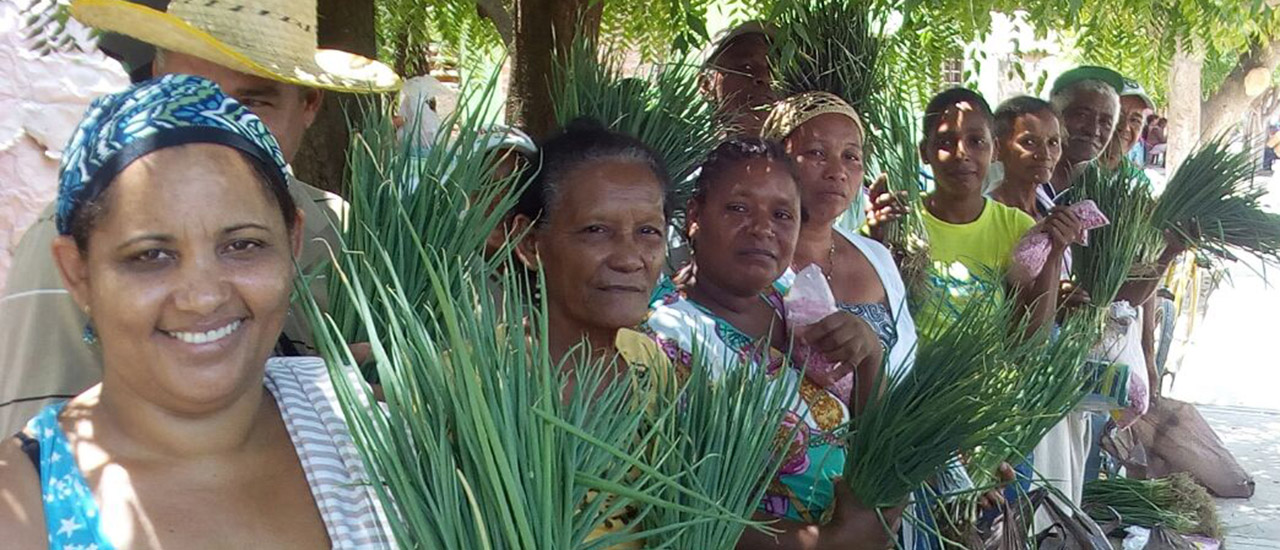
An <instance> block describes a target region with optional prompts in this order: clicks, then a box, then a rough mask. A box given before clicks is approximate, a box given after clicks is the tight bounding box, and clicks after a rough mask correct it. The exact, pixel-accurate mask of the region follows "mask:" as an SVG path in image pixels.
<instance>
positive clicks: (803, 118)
mask: <svg viewBox="0 0 1280 550" xmlns="http://www.w3.org/2000/svg"><path fill="white" fill-rule="evenodd" d="M830 113H835V114H838V115H843V116H845V117H848V118H849V120H852V121H853V125H854V126H856V127H857V128H858V133H859V134H862V135H863V136H864V139H865V136H866V134H867V132H866V130H865V129H864V128H863V127H862V117H860V116H858V111H856V110H854V108H853V107H851V106H849V104H848V103H847V102H845V100H843V99H840V97H839V96H837V95H835V94H831V93H827V92H805V93H802V94H796V95H793V96H790V97H787V98H786V99H783V100H781V101H779V102H777V103H775V104H774V106H773V109H772V110H771V111H769V118H766V119H765V121H764V126H763V127H762V128H761V129H760V136H761V137H763V138H764V139H769V140H773V141H782V140H785V139H787V136H789V135H791V132H794V131H796V128H799V127H800V126H802V125H803V124H804V123H806V122H809V121H810V120H813V119H815V118H817V117H819V116H821V115H825V114H830Z"/></svg>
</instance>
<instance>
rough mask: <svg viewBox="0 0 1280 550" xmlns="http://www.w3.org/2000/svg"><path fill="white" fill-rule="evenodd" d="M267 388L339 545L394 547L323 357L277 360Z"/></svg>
mask: <svg viewBox="0 0 1280 550" xmlns="http://www.w3.org/2000/svg"><path fill="white" fill-rule="evenodd" d="M266 386H267V389H268V390H269V391H271V393H272V394H273V395H275V398H276V403H277V404H278V406H279V408H280V416H281V418H282V419H283V420H284V422H285V426H286V427H287V428H288V430H289V436H290V437H291V438H292V439H293V444H294V448H295V449H296V450H297V453H298V459H299V461H300V462H301V463H302V468H303V470H304V471H305V472H306V475H307V482H308V483H309V484H310V485H311V494H312V496H313V497H314V498H315V501H316V506H317V507H318V508H319V509H320V515H321V517H322V518H323V519H324V523H325V528H326V529H328V531H329V538H330V540H331V541H332V542H333V547H334V548H335V549H341V550H375V549H377V550H380V549H390V548H392V547H393V545H392V542H391V540H390V538H391V537H390V535H389V532H390V531H389V530H388V529H386V528H385V527H386V525H385V515H384V514H383V513H382V510H381V507H380V505H379V503H378V502H377V497H376V495H375V494H374V493H373V491H372V489H371V487H370V485H369V480H368V476H367V474H366V473H365V469H364V464H363V462H362V461H361V459H360V455H359V451H358V450H357V449H356V447H355V444H354V442H353V441H352V439H351V433H350V431H349V430H348V429H347V425H346V422H345V420H344V419H343V416H342V410H341V408H340V407H339V405H338V401H337V397H336V395H335V393H334V389H333V384H332V382H331V381H330V379H329V372H328V370H327V368H326V367H325V364H324V361H323V360H321V359H319V358H315V357H287V358H273V359H271V360H269V361H268V362H267V376H266Z"/></svg>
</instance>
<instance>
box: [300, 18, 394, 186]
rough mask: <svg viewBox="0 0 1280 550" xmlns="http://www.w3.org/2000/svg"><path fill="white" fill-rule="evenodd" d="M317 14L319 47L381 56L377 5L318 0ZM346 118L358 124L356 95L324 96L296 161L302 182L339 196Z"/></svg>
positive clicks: (345, 168) (344, 149) (344, 153)
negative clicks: (375, 14)
mask: <svg viewBox="0 0 1280 550" xmlns="http://www.w3.org/2000/svg"><path fill="white" fill-rule="evenodd" d="M317 9H318V10H319V17H320V28H319V31H318V32H319V35H320V36H319V38H320V47H322V48H333V49H338V50H344V51H348V52H352V53H356V54H360V55H364V56H368V57H370V58H373V57H376V56H377V49H378V48H377V34H376V30H375V26H374V4H373V0H319V4H318V5H317ZM344 111H345V112H344ZM348 116H351V117H352V120H353V121H355V120H359V116H360V109H359V106H358V104H357V101H356V96H354V95H352V94H340V93H335V92H325V98H324V102H323V103H322V104H321V107H320V113H319V114H317V115H316V121H315V123H314V124H312V125H311V129H310V130H308V131H307V135H306V138H305V139H304V140H303V141H302V148H301V149H300V150H299V151H298V156H297V158H295V159H294V162H293V168H294V172H295V174H296V175H297V176H298V179H301V180H302V181H305V182H307V183H310V184H311V185H314V186H316V187H319V188H321V189H324V190H326V191H332V192H334V193H339V194H341V192H342V191H343V181H344V179H345V176H346V171H347V141H348V135H347V117H348Z"/></svg>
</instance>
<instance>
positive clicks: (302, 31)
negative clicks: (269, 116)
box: [71, 0, 400, 92]
mask: <svg viewBox="0 0 1280 550" xmlns="http://www.w3.org/2000/svg"><path fill="white" fill-rule="evenodd" d="M71 14H72V15H73V16H75V18H76V19H78V20H80V22H82V23H84V24H86V25H88V26H90V27H94V28H97V29H101V30H104V31H110V32H115V33H120V34H123V35H126V36H131V37H133V38H136V39H138V40H141V41H143V42H146V43H149V44H152V45H155V46H156V47H158V48H162V49H165V50H169V51H173V52H177V53H182V54H186V55H191V56H195V57H199V58H201V59H204V60H206V61H210V62H212V63H217V64H218V65H222V66H224V67H227V68H229V69H232V70H235V71H239V72H242V73H246V74H251V75H255V76H260V77H262V78H269V79H271V80H278V81H281V82H287V83H290V84H296V85H299V86H307V87H313V88H323V89H327V90H335V91H340V92H384V91H392V90H396V89H398V88H399V87H400V77H399V76H397V75H396V73H395V71H393V70H391V68H390V67H387V66H386V65H383V64H382V63H379V62H377V61H374V60H371V59H368V58H365V57H361V56H358V55H355V54H352V53H347V52H344V51H339V50H322V49H318V48H317V47H316V0H256V1H254V2H252V3H249V2H248V1H247V0H172V1H171V2H169V10H168V12H164V11H160V10H156V9H153V8H150V7H147V6H143V5H139V4H135V3H132V2H128V1H126V0H75V1H74V2H73V3H72V4H71Z"/></svg>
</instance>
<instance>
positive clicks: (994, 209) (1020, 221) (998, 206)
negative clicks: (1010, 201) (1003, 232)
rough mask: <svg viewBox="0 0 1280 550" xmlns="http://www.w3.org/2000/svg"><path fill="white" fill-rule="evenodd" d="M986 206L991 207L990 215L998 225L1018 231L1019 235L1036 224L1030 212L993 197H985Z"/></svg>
mask: <svg viewBox="0 0 1280 550" xmlns="http://www.w3.org/2000/svg"><path fill="white" fill-rule="evenodd" d="M987 208H990V209H991V210H990V211H991V214H992V216H994V217H995V219H996V220H997V222H998V223H999V224H1000V225H1002V226H1004V227H1007V228H1009V229H1010V230H1011V231H1014V232H1016V233H1018V235H1019V236H1021V234H1022V233H1025V232H1026V231H1027V230H1028V229H1031V227H1032V226H1034V225H1035V224H1036V220H1035V218H1032V217H1031V215H1030V214H1027V213H1026V212H1023V211H1022V210H1021V209H1019V208H1014V207H1012V206H1009V205H1007V204H1004V203H1002V202H1000V201H997V200H994V199H987Z"/></svg>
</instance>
